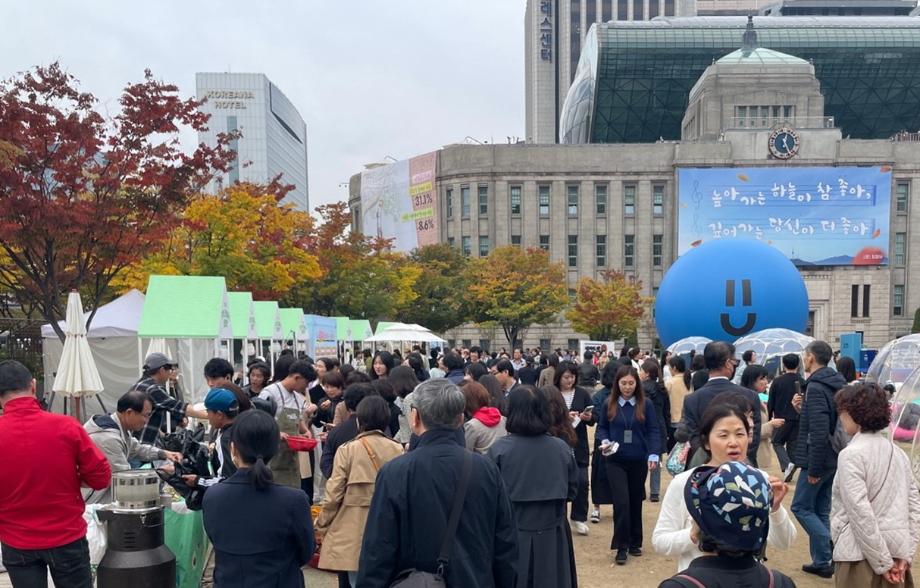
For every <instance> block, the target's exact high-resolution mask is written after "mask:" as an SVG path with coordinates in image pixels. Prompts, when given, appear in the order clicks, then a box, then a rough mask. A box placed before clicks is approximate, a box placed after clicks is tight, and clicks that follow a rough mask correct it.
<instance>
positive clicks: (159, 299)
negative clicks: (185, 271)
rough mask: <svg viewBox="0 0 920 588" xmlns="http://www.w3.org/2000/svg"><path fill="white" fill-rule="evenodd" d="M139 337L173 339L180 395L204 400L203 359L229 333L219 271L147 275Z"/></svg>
mask: <svg viewBox="0 0 920 588" xmlns="http://www.w3.org/2000/svg"><path fill="white" fill-rule="evenodd" d="M137 337H138V338H137V349H138V355H140V350H141V349H142V340H143V339H154V338H160V339H167V340H169V339H174V340H176V343H177V347H176V348H177V349H178V357H176V358H174V359H176V360H177V361H178V362H179V369H180V372H179V384H180V387H181V388H182V389H183V392H184V395H185V399H186V400H187V401H191V402H200V401H202V400H204V396H205V394H206V393H207V390H208V386H207V382H206V381H205V379H204V364H205V362H207V361H208V360H209V359H211V358H212V357H214V356H217V355H220V342H221V340H228V339H232V338H233V328H232V325H231V318H230V303H229V299H228V296H227V286H226V282H225V281H224V278H223V277H219V276H157V275H154V276H150V280H149V282H148V283H147V297H146V299H145V301H144V308H143V311H142V313H141V320H140V326H139V327H138V331H137Z"/></svg>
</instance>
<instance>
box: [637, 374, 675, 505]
mask: <svg viewBox="0 0 920 588" xmlns="http://www.w3.org/2000/svg"><path fill="white" fill-rule="evenodd" d="M660 374H661V368H660V367H659V365H658V362H657V361H655V360H654V359H646V360H645V361H643V362H642V366H641V368H640V369H639V379H640V380H642V391H643V392H644V393H645V397H646V398H648V399H649V400H651V401H652V406H654V407H655V416H657V417H658V434H659V435H660V441H659V443H658V448H659V450H658V451H659V453H664V452H665V451H666V450H667V447H668V425H669V424H670V423H671V401H670V399H669V398H668V391H667V389H665V387H664V384H662V383H661V379H660ZM659 457H660V456H659ZM649 492H650V493H651V497H650V500H651V501H652V502H658V500H659V497H658V495H659V493H660V492H661V468H654V469H652V470H650V474H649Z"/></svg>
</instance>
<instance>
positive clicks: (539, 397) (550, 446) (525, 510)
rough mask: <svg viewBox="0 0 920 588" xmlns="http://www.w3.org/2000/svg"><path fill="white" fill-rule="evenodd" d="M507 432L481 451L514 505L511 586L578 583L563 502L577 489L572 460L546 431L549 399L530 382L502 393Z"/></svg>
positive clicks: (526, 587) (548, 587) (534, 587)
mask: <svg viewBox="0 0 920 588" xmlns="http://www.w3.org/2000/svg"><path fill="white" fill-rule="evenodd" d="M506 427H507V429H508V433H509V435H508V436H507V437H502V438H501V439H498V440H496V441H495V443H493V444H492V446H491V447H490V448H489V451H488V453H487V455H488V456H489V457H490V458H491V459H492V460H493V461H494V462H495V465H497V466H498V470H499V472H500V473H501V476H502V480H503V481H504V483H505V488H506V489H507V491H508V498H509V499H510V500H511V506H512V508H513V509H514V518H515V522H516V523H517V533H518V563H517V566H516V569H517V583H516V584H515V588H540V587H545V588H557V587H558V588H570V587H574V586H577V585H578V579H577V576H576V574H575V552H574V550H573V548H572V534H571V531H570V530H569V526H568V525H567V524H566V521H565V515H566V513H565V503H566V501H567V500H571V499H573V498H574V497H575V494H576V492H577V491H578V466H577V465H576V463H575V459H574V457H573V455H572V450H571V448H570V447H569V446H568V445H567V444H566V443H565V442H564V441H562V440H561V439H558V438H556V437H552V436H550V435H548V434H547V432H548V431H549V427H550V418H549V403H548V401H547V399H546V396H545V395H544V394H543V393H541V392H539V391H538V390H537V389H536V388H534V387H533V386H528V385H521V386H516V387H515V388H514V389H512V390H511V393H510V394H509V395H508V420H507V424H506Z"/></svg>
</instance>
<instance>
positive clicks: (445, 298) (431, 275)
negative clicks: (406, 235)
mask: <svg viewBox="0 0 920 588" xmlns="http://www.w3.org/2000/svg"><path fill="white" fill-rule="evenodd" d="M409 261H410V262H411V263H414V264H415V265H416V266H417V267H418V268H419V269H420V271H421V274H420V276H419V278H418V279H417V280H416V282H415V286H414V288H413V290H414V291H415V293H416V295H417V298H416V299H415V300H414V301H413V302H411V303H409V304H406V305H405V306H404V307H403V308H402V309H400V311H399V312H398V314H397V315H396V318H397V320H400V321H402V322H405V323H418V324H420V325H422V326H424V327H426V328H428V329H431V330H433V331H436V332H438V333H443V332H444V331H446V330H448V329H452V328H454V327H457V326H460V325H462V324H463V323H465V322H467V321H468V320H469V311H468V305H467V304H466V289H467V283H468V278H469V276H468V275H467V271H466V270H467V262H468V259H467V257H466V256H465V255H463V253H461V252H460V250H459V249H457V248H456V247H451V246H450V245H447V244H443V243H442V244H438V245H428V246H425V247H420V248H418V249H416V250H414V251H413V252H412V253H411V254H410V255H409Z"/></svg>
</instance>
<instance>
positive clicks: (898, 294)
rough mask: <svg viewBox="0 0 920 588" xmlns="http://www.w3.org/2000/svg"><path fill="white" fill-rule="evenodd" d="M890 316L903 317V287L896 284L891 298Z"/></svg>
mask: <svg viewBox="0 0 920 588" xmlns="http://www.w3.org/2000/svg"><path fill="white" fill-rule="evenodd" d="M891 314H893V315H894V316H904V285H903V284H896V285H895V287H894V294H893V295H892V297H891Z"/></svg>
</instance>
